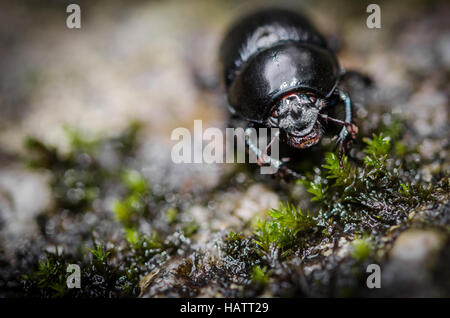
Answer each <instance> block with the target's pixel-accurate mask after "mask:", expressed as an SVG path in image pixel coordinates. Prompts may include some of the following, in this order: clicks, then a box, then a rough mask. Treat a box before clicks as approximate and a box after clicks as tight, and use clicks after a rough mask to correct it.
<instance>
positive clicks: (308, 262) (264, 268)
mask: <svg viewBox="0 0 450 318" xmlns="http://www.w3.org/2000/svg"><path fill="white" fill-rule="evenodd" d="M399 127H402V125H401V124H400V123H399V122H398V121H395V122H394V124H393V125H391V126H390V127H380V130H382V131H380V132H378V133H373V134H372V136H371V137H364V138H362V139H361V140H359V141H356V145H355V146H354V147H353V150H352V152H351V154H352V155H351V156H350V157H349V156H347V155H344V156H342V157H341V158H340V157H339V156H337V155H336V154H335V153H332V152H326V153H325V155H324V161H323V164H321V165H320V166H317V167H314V168H313V169H311V170H308V171H306V178H305V179H303V180H298V182H297V183H295V182H292V183H290V184H288V185H287V189H288V191H292V190H293V189H294V188H298V187H300V188H303V189H305V190H306V191H307V192H308V193H309V199H310V204H308V206H309V207H310V209H309V210H306V211H301V209H300V208H299V207H298V206H297V204H298V202H295V200H294V199H290V201H291V202H289V199H288V201H286V202H280V207H279V208H278V209H273V210H270V211H267V216H266V217H264V218H263V219H260V218H255V219H254V220H252V221H251V222H250V223H249V224H248V225H247V226H243V227H241V228H240V230H241V231H242V232H241V233H235V232H233V230H232V229H228V230H227V231H228V234H227V231H225V232H224V233H221V234H220V236H219V239H218V240H216V241H215V247H214V248H215V249H217V250H218V251H219V253H218V254H216V255H213V256H211V255H206V254H208V251H206V252H205V251H203V250H202V248H201V247H200V248H199V247H198V245H196V244H194V241H195V240H194V241H192V240H191V239H190V237H192V236H193V235H194V234H195V233H196V232H197V231H198V229H199V225H198V224H196V223H195V221H189V222H186V221H183V220H184V219H183V217H182V216H183V214H184V213H185V211H183V208H181V207H179V206H176V205H167V202H166V200H165V199H164V197H162V196H161V195H156V194H154V193H153V191H152V184H151V180H148V179H147V178H145V177H144V176H143V175H141V174H140V173H139V170H138V169H137V168H136V167H134V166H133V160H132V158H133V154H134V153H135V150H136V147H137V146H138V140H139V139H138V136H139V125H137V124H133V125H131V126H130V128H129V129H127V130H126V131H124V132H123V134H121V135H120V136H116V137H114V138H103V139H102V138H100V139H95V140H90V139H86V138H84V137H82V136H81V135H80V134H79V133H78V132H75V131H73V130H67V134H68V138H69V140H70V141H71V148H70V151H69V152H67V153H64V154H63V153H60V151H58V149H56V148H54V147H52V146H50V145H46V144H44V143H42V142H40V141H39V140H36V139H28V140H27V141H26V147H27V149H28V151H29V155H27V163H28V165H29V167H30V168H31V169H39V170H46V171H48V172H49V173H50V174H51V178H50V181H49V182H50V187H51V189H52V193H53V197H54V204H53V207H52V208H51V209H50V210H47V211H42V213H41V214H40V215H39V216H38V217H37V220H38V222H39V224H40V227H41V231H42V235H43V236H44V237H46V240H47V242H46V244H45V245H46V246H51V244H54V246H55V247H54V249H50V250H49V249H48V248H47V250H46V251H44V250H42V251H37V255H40V256H39V257H38V259H40V260H39V262H36V263H33V262H35V261H31V263H30V264H27V265H28V266H27V270H25V271H24V272H21V273H20V276H14V275H11V276H8V277H6V279H8V280H11V281H15V282H16V283H17V282H19V283H20V285H19V284H17V285H16V286H17V288H16V290H15V294H14V295H15V296H17V295H26V296H38V297H135V296H138V295H139V293H143V294H144V295H147V296H148V295H149V294H148V290H149V289H151V287H152V286H159V285H158V280H157V278H158V275H163V274H164V273H166V272H170V271H165V270H164V269H165V268H166V267H167V266H169V267H170V266H171V264H173V262H174V261H175V262H181V263H180V264H184V265H179V266H178V267H177V266H175V274H174V277H173V280H174V282H171V280H170V279H169V280H167V281H166V282H165V283H164V284H162V285H161V286H159V289H158V288H157V289H154V290H152V291H151V293H150V296H154V295H179V296H198V295H202V294H203V293H204V291H203V290H204V289H205V288H206V287H208V286H209V287H210V288H212V289H213V290H215V292H214V293H216V295H217V293H219V294H222V295H225V296H258V295H273V296H294V295H296V296H299V295H300V296H301V295H303V296H346V295H347V296H349V295H364V292H361V289H362V285H361V283H362V282H363V281H364V270H365V267H364V265H365V264H369V263H380V262H381V263H382V262H383V261H384V260H385V258H386V253H387V251H388V250H389V246H390V245H389V244H390V243H392V241H393V238H394V237H395V235H394V234H393V233H396V232H397V233H400V232H401V231H402V230H404V229H406V228H410V227H425V228H429V227H431V228H434V229H437V230H438V231H440V232H442V233H444V234H445V235H446V236H447V237H448V233H449V227H448V223H447V222H446V220H445V219H444V218H445V216H442V215H439V213H438V217H437V218H436V217H431V216H429V215H426V214H420V216H417V215H415V214H416V213H417V214H418V212H416V211H417V210H418V209H419V208H421V207H422V208H423V207H425V206H437V207H447V206H448V193H449V179H448V172H446V171H444V170H442V171H441V170H440V169H437V171H436V173H435V174H434V176H433V178H432V181H430V182H425V181H423V180H421V178H420V177H419V178H418V177H417V175H418V174H419V169H420V167H421V166H422V165H423V164H424V161H425V160H423V159H421V160H420V161H417V160H416V159H415V160H411V158H416V157H415V156H412V154H417V152H416V151H415V150H414V147H410V146H408V145H404V144H402V136H403V133H404V131H402V129H401V128H399ZM106 144H113V145H114V149H115V150H114V151H116V155H117V156H118V157H119V158H120V160H121V162H122V163H123V164H122V165H120V169H117V167H115V168H109V167H107V166H105V165H104V164H102V161H101V148H102V147H103V146H104V145H106ZM247 173H249V174H250V177H251V175H252V173H254V172H251V171H250V172H247ZM232 175H233V174H232ZM228 178H229V177H228ZM231 178H233V177H231ZM269 178H270V177H269ZM280 181H281V180H280V179H277V178H273V177H272V178H270V180H268V182H269V184H270V183H271V182H280ZM229 184H230V187H233V186H234V185H233V183H229ZM223 187H224V185H222V184H220V185H219V188H221V189H223ZM225 188H226V186H225ZM278 191H282V192H283V191H286V190H285V189H281V190H278ZM111 193H114V195H115V196H116V197H117V199H115V200H113V201H112V202H110V211H111V212H112V213H105V211H104V210H102V209H101V208H99V207H98V205H99V202H100V201H105V198H107V197H108V196H110V195H111ZM444 209H446V208H444ZM87 211H90V212H89V213H91V212H94V213H98V215H97V219H96V221H94V222H93V224H91V225H90V226H89V225H87V224H86V223H85V220H84V219H83V215H86V213H87ZM156 220H158V224H156ZM153 221H155V226H152V225H153V224H152V223H153ZM67 222H69V223H71V225H70V226H73V227H79V232H78V233H77V235H75V234H73V233H72V234H71V235H70V236H69V237H68V238H64V237H63V233H64V232H65V229H66V228H67V225H66V226H65V225H64V223H67ZM49 223H52V224H53V226H54V228H55V229H54V230H53V231H54V233H52V234H51V235H49V233H48V225H49ZM100 223H107V224H109V225H108V227H107V228H105V229H103V230H99V229H98V228H96V226H95V225H96V224H97V225H98V224H100ZM144 224H145V225H150V228H149V229H147V230H143V226H142V225H144ZM59 235H61V237H59ZM74 237H75V238H76V239H75V240H74ZM389 237H390V239H388V238H389ZM68 240H70V242H69V241H68ZM344 247H345V248H346V249H347V252H346V253H344V252H342V250H343V249H344ZM66 249H67V250H66ZM209 252H210V251H209ZM205 253H206V254H205ZM342 253H344V254H343V255H341V254H342ZM68 264H79V265H80V267H81V268H82V269H83V271H82V273H83V274H82V277H81V280H82V282H83V284H82V286H83V287H82V288H81V289H68V288H67V286H66V279H67V277H68V275H69V273H67V272H66V268H67V265H68ZM186 266H187V267H186ZM194 266H195V267H196V270H195V272H193V269H192V268H193V267H194ZM314 266H315V270H314V271H313V272H312V274H311V273H309V271H310V268H313V267H314ZM183 268H185V270H183ZM208 269H209V270H208ZM305 271H308V273H306V272H305ZM172 273H173V272H172ZM176 280H180V281H181V283H180V282H178V283H175V282H176ZM171 284H172V285H171ZM177 286H178V287H177ZM211 286H212V287H211ZM169 287H170V288H169ZM141 289H142V290H141ZM146 291H147V294H146Z"/></svg>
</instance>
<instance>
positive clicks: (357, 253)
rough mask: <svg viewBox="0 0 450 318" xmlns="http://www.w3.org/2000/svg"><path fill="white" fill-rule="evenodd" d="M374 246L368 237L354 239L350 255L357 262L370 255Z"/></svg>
mask: <svg viewBox="0 0 450 318" xmlns="http://www.w3.org/2000/svg"><path fill="white" fill-rule="evenodd" d="M373 249H374V247H373V245H372V243H371V242H370V241H369V239H367V238H366V239H362V238H361V239H356V240H354V241H353V242H352V245H351V256H352V257H353V258H354V259H355V260H356V261H359V262H363V261H365V260H366V259H367V258H369V256H370V255H371V253H372V251H373Z"/></svg>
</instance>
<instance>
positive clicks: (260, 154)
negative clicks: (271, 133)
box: [245, 123, 283, 170]
mask: <svg viewBox="0 0 450 318" xmlns="http://www.w3.org/2000/svg"><path fill="white" fill-rule="evenodd" d="M278 135H279V133H278ZM278 135H277V136H275V138H278ZM254 136H255V129H254V125H253V124H252V123H250V124H248V125H247V127H246V128H245V143H246V144H247V146H248V148H249V149H250V151H251V152H252V153H253V154H254V155H255V156H256V158H257V162H258V165H259V166H262V165H264V164H269V165H270V166H272V167H273V168H274V169H276V170H278V169H279V168H280V167H281V166H282V164H283V162H282V161H280V160H277V159H274V158H272V157H271V156H269V155H268V154H267V152H268V150H269V149H270V146H271V145H272V143H273V141H274V139H272V141H271V142H270V143H269V144H268V145H267V147H266V148H265V150H264V151H261V149H259V148H258V146H257V145H256V144H255V143H254V142H253V139H254ZM256 138H257V136H256Z"/></svg>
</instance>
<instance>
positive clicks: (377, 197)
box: [300, 134, 433, 234]
mask: <svg viewBox="0 0 450 318" xmlns="http://www.w3.org/2000/svg"><path fill="white" fill-rule="evenodd" d="M364 142H365V143H366V147H365V148H364V149H363V151H364V154H365V155H364V158H363V161H362V163H361V164H358V165H356V164H352V163H350V161H349V160H348V157H347V156H345V155H344V156H343V157H342V158H341V159H340V158H338V157H337V156H336V155H335V154H334V153H327V154H326V156H325V161H326V164H324V165H322V169H321V170H320V171H319V173H317V174H316V175H311V176H310V177H309V179H308V180H307V181H300V183H302V184H304V185H305V186H306V188H307V190H308V192H309V193H311V194H312V195H313V198H312V201H315V202H318V213H317V215H318V222H319V225H322V226H324V227H325V228H327V229H329V232H330V231H335V232H336V231H338V232H339V231H344V232H348V233H354V234H358V233H359V234H362V233H365V232H370V231H374V230H382V229H387V228H388V227H389V226H391V225H395V224H399V223H401V222H402V220H404V219H405V218H406V217H407V215H408V211H410V210H411V209H412V208H413V207H415V206H417V204H419V203H420V202H422V201H423V200H432V199H433V198H432V196H431V195H430V194H431V191H430V190H431V188H430V187H429V185H427V184H425V183H423V182H417V180H415V179H414V177H415V176H413V175H411V174H410V173H407V172H406V171H404V170H403V158H395V157H391V154H390V149H391V147H390V145H391V138H390V137H389V136H385V135H383V134H379V135H374V136H373V138H364Z"/></svg>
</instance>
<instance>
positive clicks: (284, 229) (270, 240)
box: [254, 203, 316, 257]
mask: <svg viewBox="0 0 450 318" xmlns="http://www.w3.org/2000/svg"><path fill="white" fill-rule="evenodd" d="M269 216H270V219H269V220H264V221H262V220H258V221H257V223H256V225H255V228H254V233H255V236H256V238H255V242H256V244H258V246H259V247H260V248H261V250H262V251H263V252H265V253H269V252H270V250H271V248H272V247H277V248H279V249H280V251H281V253H282V254H281V256H282V257H283V256H285V255H287V254H289V253H290V251H291V249H292V248H294V247H298V245H299V244H300V243H301V242H300V241H299V239H298V234H299V232H305V231H311V230H312V229H313V228H314V227H315V226H316V222H315V220H314V219H313V218H312V216H311V215H310V214H309V212H307V213H306V214H304V213H302V211H301V210H300V209H297V208H296V207H294V206H292V205H291V204H289V203H287V204H280V209H273V210H271V211H269Z"/></svg>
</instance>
